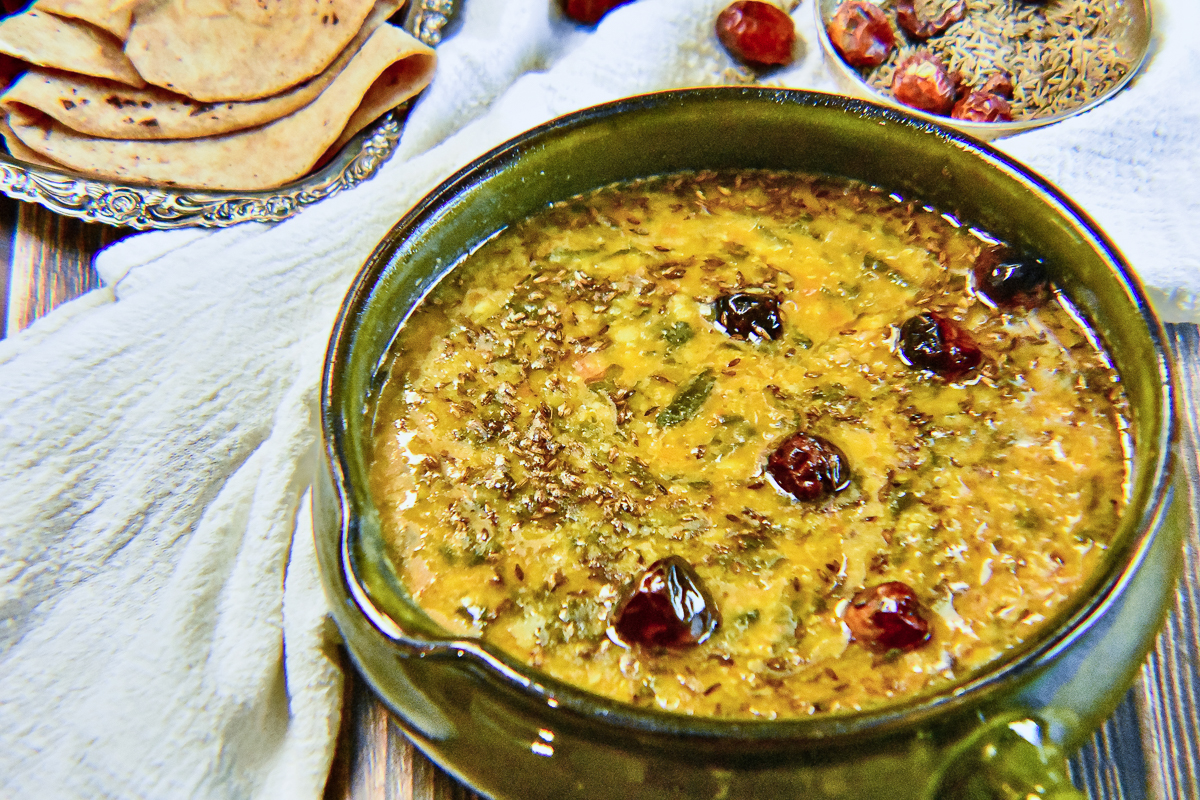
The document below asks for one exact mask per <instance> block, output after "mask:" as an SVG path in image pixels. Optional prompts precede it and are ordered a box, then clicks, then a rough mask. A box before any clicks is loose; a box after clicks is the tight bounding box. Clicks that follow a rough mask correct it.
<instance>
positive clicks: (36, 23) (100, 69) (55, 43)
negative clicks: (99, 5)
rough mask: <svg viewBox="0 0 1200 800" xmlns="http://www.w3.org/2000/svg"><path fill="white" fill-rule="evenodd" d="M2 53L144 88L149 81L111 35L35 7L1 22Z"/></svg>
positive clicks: (0, 50) (30, 61) (0, 41)
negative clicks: (145, 79)
mask: <svg viewBox="0 0 1200 800" xmlns="http://www.w3.org/2000/svg"><path fill="white" fill-rule="evenodd" d="M0 53H6V54H8V55H10V56H12V57H13V58H19V59H20V60H22V61H28V62H29V63H31V64H37V65H39V66H43V67H53V68H54V69H61V70H66V71H68V72H77V73H79V74H81V75H93V76H95V77H99V78H107V79H109V80H113V81H117V82H119V83H124V84H127V85H129V86H137V87H142V86H145V85H146V82H145V81H144V80H142V77H141V76H140V75H139V74H138V72H137V70H136V69H134V67H133V64H131V63H130V62H129V59H128V58H126V57H125V54H124V53H123V52H122V51H121V42H120V41H119V40H118V39H117V38H116V37H115V36H113V35H112V34H111V33H107V32H106V31H102V30H100V29H99V28H96V27H93V26H92V25H89V24H88V23H86V22H80V21H79V20H73V19H64V18H62V17H57V16H55V15H54V14H50V13H47V12H44V11H38V10H37V9H36V8H30V9H27V10H25V11H22V12H21V13H19V14H13V15H12V16H10V17H6V18H5V19H4V20H3V21H0Z"/></svg>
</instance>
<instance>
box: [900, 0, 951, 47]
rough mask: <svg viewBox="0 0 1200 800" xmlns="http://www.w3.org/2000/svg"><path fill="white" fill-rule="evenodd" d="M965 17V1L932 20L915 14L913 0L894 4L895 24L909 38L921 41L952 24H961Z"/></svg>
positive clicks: (903, 0) (915, 9)
mask: <svg viewBox="0 0 1200 800" xmlns="http://www.w3.org/2000/svg"><path fill="white" fill-rule="evenodd" d="M966 15H967V4H966V2H965V0H958V2H957V3H955V4H954V5H952V6H950V7H949V8H948V9H946V10H945V11H943V12H942V13H941V14H939V15H938V16H936V17H934V18H933V19H922V18H921V15H920V14H919V13H917V5H916V2H915V1H914V0H899V2H897V3H896V23H897V24H898V25H899V26H900V27H901V28H903V29H904V32H905V33H907V34H908V35H909V36H911V37H913V38H914V39H921V40H922V41H923V40H925V39H928V38H930V37H933V36H937V35H938V34H940V33H944V32H945V31H946V29H947V28H949V27H950V26H951V25H953V24H954V23H956V22H961V21H962V19H963V17H965V16H966Z"/></svg>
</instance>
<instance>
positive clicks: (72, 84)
mask: <svg viewBox="0 0 1200 800" xmlns="http://www.w3.org/2000/svg"><path fill="white" fill-rule="evenodd" d="M401 5H402V0H380V2H378V3H377V4H376V5H375V7H374V8H373V9H372V10H371V13H370V14H369V15H368V16H367V19H366V21H365V22H364V23H363V26H362V28H361V29H360V30H359V32H358V34H357V35H356V36H355V37H354V38H353V39H351V40H350V44H349V45H347V47H346V48H345V49H344V50H343V51H342V52H341V53H340V54H339V55H338V57H337V58H336V59H334V61H333V63H331V64H330V65H329V66H328V67H326V69H325V70H324V71H323V72H321V74H319V75H317V76H316V77H314V78H312V79H310V80H308V81H305V82H304V83H302V84H300V85H299V86H297V87H295V88H293V89H291V90H289V91H286V92H284V93H283V94H278V95H274V96H272V97H267V98H263V99H262V100H249V101H245V102H227V103H202V102H200V101H198V100H193V99H191V98H190V97H184V96H183V95H178V94H175V93H174V92H170V91H168V90H166V89H160V88H158V87H155V86H147V87H145V88H144V89H132V88H130V87H127V86H122V85H121V84H118V83H114V82H113V81H106V80H103V79H100V78H90V77H87V76H83V75H75V74H73V73H66V72H59V71H56V70H47V69H42V68H33V69H30V70H29V71H28V72H26V73H25V74H24V75H23V76H21V77H20V78H19V79H17V81H16V83H14V84H13V85H12V86H11V87H10V88H9V89H8V91H6V92H5V93H4V94H3V95H2V96H0V107H3V108H12V107H14V106H18V105H23V106H27V107H29V108H32V109H36V110H37V111H40V112H42V113H43V114H46V115H48V116H50V117H53V118H54V119H55V120H57V121H58V122H60V123H62V124H63V125H65V126H66V127H68V128H71V129H73V130H76V131H79V132H80V133H84V134H88V135H89V136H99V137H104V138H109V139H193V138H198V137H203V136H216V135H219V134H223V133H229V132H231V131H237V130H244V129H246V128H253V127H255V126H258V125H263V124H265V123H267V122H271V121H272V120H277V119H279V118H281V117H284V116H286V115H288V114H290V113H292V112H293V111H295V110H296V109H298V108H301V107H303V106H305V105H307V104H308V103H310V102H312V100H313V98H315V97H317V96H318V95H319V94H320V93H321V92H322V91H324V90H325V88H326V87H327V86H329V84H330V83H332V82H333V80H334V78H336V77H337V76H338V74H339V73H340V72H341V71H342V70H343V69H345V66H346V64H347V63H349V61H350V59H351V58H352V57H353V56H354V54H355V53H356V52H358V50H359V48H361V47H362V43H363V42H364V41H366V40H367V38H368V37H369V36H370V35H371V34H372V33H374V32H375V30H377V29H378V28H379V26H380V25H382V24H383V23H384V22H385V21H387V19H388V17H390V16H391V15H392V14H394V13H396V11H397V10H398V9H399V8H400V6H401ZM376 93H377V94H378V92H376ZM388 96H389V97H390V94H388ZM375 116H376V117H378V116H379V113H376V114H375ZM373 118H374V117H373Z"/></svg>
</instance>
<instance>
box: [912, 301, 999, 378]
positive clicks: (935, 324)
mask: <svg viewBox="0 0 1200 800" xmlns="http://www.w3.org/2000/svg"><path fill="white" fill-rule="evenodd" d="M899 345H900V355H901V356H902V357H903V358H904V360H905V361H907V362H908V363H909V364H911V365H912V366H914V367H917V368H918V369H926V370H929V371H930V372H936V373H937V374H938V375H940V376H942V377H943V378H945V379H947V380H954V379H956V378H960V377H962V376H963V375H965V374H967V373H968V372H970V371H971V370H972V369H974V368H975V367H977V366H979V362H981V361H982V360H983V353H982V352H980V350H979V347H978V346H976V344H975V342H974V341H972V339H971V336H970V334H968V333H967V332H966V331H964V330H963V329H962V328H960V327H958V325H957V324H955V323H954V322H952V321H950V320H948V319H946V318H945V317H943V316H941V315H939V314H934V313H932V312H926V313H924V314H918V315H917V316H915V317H912V318H910V319H909V320H907V321H906V322H905V323H904V324H903V325H901V326H900V342H899Z"/></svg>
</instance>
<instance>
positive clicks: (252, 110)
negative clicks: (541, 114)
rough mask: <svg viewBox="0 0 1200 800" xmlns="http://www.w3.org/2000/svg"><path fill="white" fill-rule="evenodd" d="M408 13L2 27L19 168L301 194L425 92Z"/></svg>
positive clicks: (55, 10)
mask: <svg viewBox="0 0 1200 800" xmlns="http://www.w3.org/2000/svg"><path fill="white" fill-rule="evenodd" d="M401 5H403V0H36V2H34V3H33V4H32V6H30V7H29V8H27V9H25V10H24V11H22V12H19V13H16V14H13V15H11V16H9V17H7V18H5V19H4V20H3V21H2V22H0V53H4V54H7V55H8V56H11V57H13V58H16V59H19V60H21V61H22V62H25V63H26V64H27V65H28V68H27V69H26V71H25V72H24V73H23V74H22V75H20V77H18V78H17V79H16V81H15V82H13V83H12V84H11V85H10V86H9V87H8V89H7V90H6V91H5V92H4V93H3V94H2V95H0V114H2V116H3V122H2V124H0V133H2V134H3V136H4V140H5V142H6V143H7V145H8V150H9V152H10V153H11V154H12V155H13V156H14V157H16V158H19V159H21V160H23V161H28V162H31V163H34V164H40V165H45V166H52V167H59V168H66V169H69V170H73V171H75V172H80V173H83V174H85V175H91V176H94V177H97V178H103V179H106V180H115V181H121V182H132V183H152V184H163V185H170V186H182V187H190V188H201V189H238V190H260V189H269V188H274V187H277V186H281V185H283V184H285V183H288V182H290V181H293V180H295V179H297V178H299V177H301V176H303V175H304V174H306V173H307V172H309V171H310V170H312V169H313V167H314V165H317V164H319V163H321V162H322V161H323V160H324V158H325V157H326V156H327V154H332V153H334V152H336V151H337V150H338V149H339V148H340V147H341V146H342V145H343V144H345V142H346V141H347V140H349V139H350V138H351V137H352V136H354V134H355V133H357V132H359V131H360V130H362V129H363V128H364V127H366V126H367V125H369V124H370V123H371V122H372V121H373V120H374V119H376V118H377V117H379V116H380V115H382V114H383V113H385V112H386V111H388V110H389V109H391V108H394V107H395V106H397V105H399V104H400V103H402V102H404V101H405V100H407V99H408V98H410V97H412V96H413V95H414V94H416V93H417V92H419V91H420V90H421V89H423V88H424V87H425V86H426V84H428V83H429V80H430V78H431V77H432V74H433V65H434V54H433V51H432V50H431V49H430V48H428V47H426V46H425V45H423V44H421V43H420V42H418V41H417V40H416V39H414V38H412V37H411V36H409V35H408V34H407V33H405V32H404V31H403V30H401V29H400V28H399V27H397V26H395V25H392V24H390V23H389V22H388V20H389V18H391V17H392V16H393V15H395V14H396V13H397V12H398V11H399V10H400V6H401Z"/></svg>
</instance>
